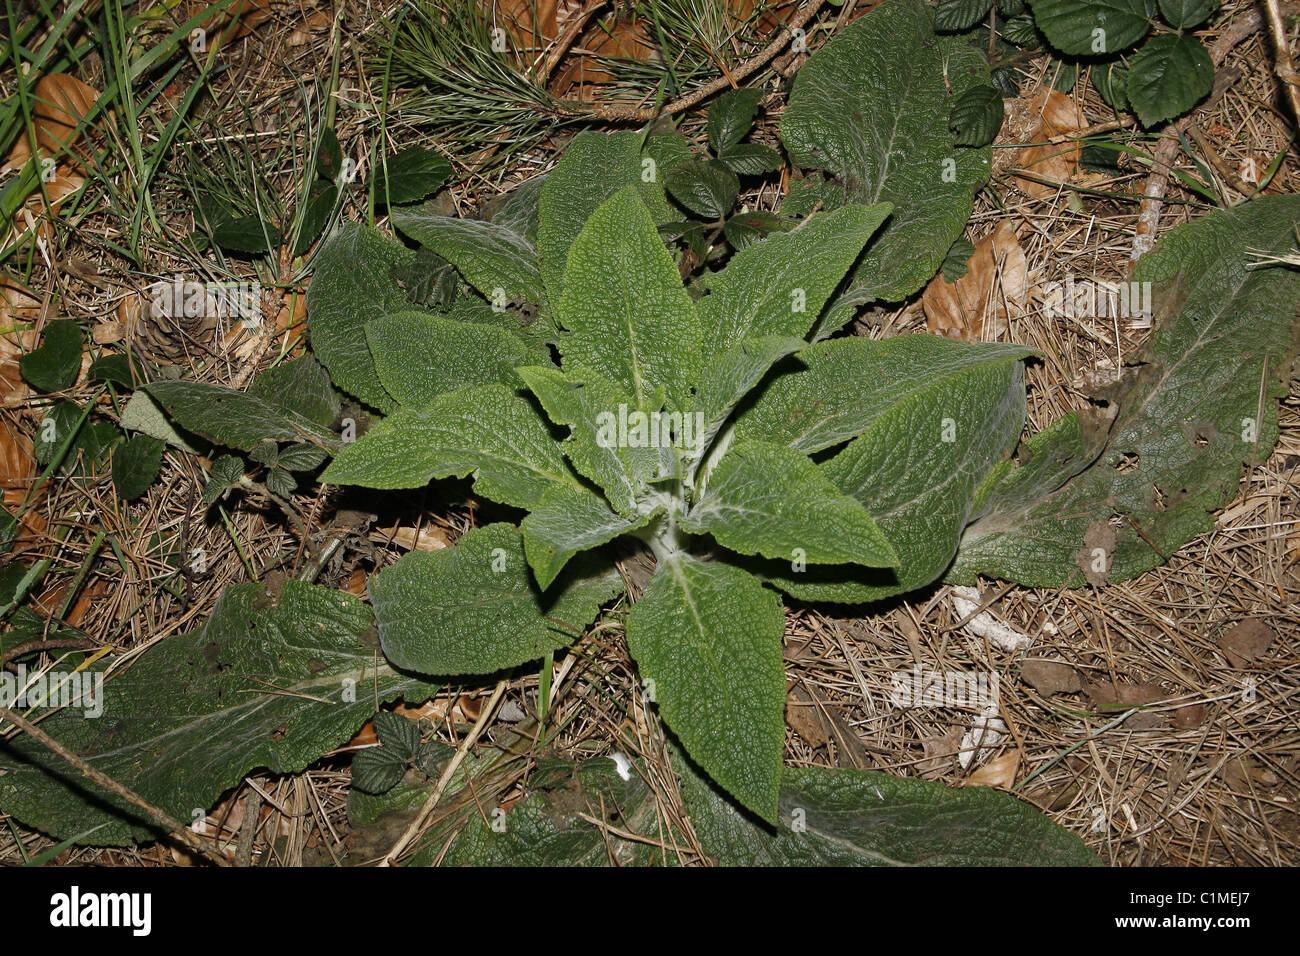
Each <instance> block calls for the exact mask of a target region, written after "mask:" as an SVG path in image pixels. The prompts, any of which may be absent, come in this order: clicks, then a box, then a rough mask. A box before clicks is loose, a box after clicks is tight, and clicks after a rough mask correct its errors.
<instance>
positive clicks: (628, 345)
mask: <svg viewBox="0 0 1300 956" xmlns="http://www.w3.org/2000/svg"><path fill="white" fill-rule="evenodd" d="M554 306H555V315H556V318H557V319H558V320H559V323H560V325H562V326H563V327H564V328H566V329H568V330H569V333H570V334H569V335H568V336H566V337H565V339H564V341H563V342H562V343H561V346H560V352H561V354H562V356H563V359H564V367H565V370H566V371H570V372H572V371H577V370H583V369H585V370H589V371H593V372H596V373H597V374H599V375H602V376H604V377H605V378H607V379H609V380H610V381H611V382H613V383H614V384H615V385H617V386H619V387H620V388H621V389H623V390H624V391H626V392H627V393H629V394H630V395H631V396H632V400H633V401H634V402H635V403H636V407H637V408H639V409H641V410H643V411H650V410H652V409H653V408H655V407H657V403H656V402H655V400H654V395H655V393H656V392H657V390H659V389H664V390H665V391H666V392H667V394H668V395H669V396H671V397H672V398H673V399H674V400H675V401H676V403H677V404H678V406H679V407H681V406H682V405H683V404H684V396H685V395H686V391H687V388H688V387H689V385H690V383H691V381H692V378H693V376H692V371H693V366H694V365H695V363H697V362H698V360H699V356H698V347H697V346H698V342H699V338H700V327H699V320H698V318H697V316H696V313H695V306H694V304H692V302H691V299H690V297H689V296H688V295H687V294H686V290H685V289H684V288H683V287H682V280H681V276H680V275H679V274H678V272H677V267H676V266H675V265H673V261H672V257H671V256H669V254H668V250H667V249H666V248H664V244H663V243H662V242H661V241H660V239H659V233H658V231H657V230H656V229H655V225H654V222H653V221H652V220H651V218H650V214H649V213H648V212H647V211H646V208H645V205H644V203H642V201H641V199H640V196H639V194H638V193H637V191H636V190H635V189H633V188H630V187H629V188H626V189H623V190H620V191H619V192H618V193H616V194H615V195H614V196H613V197H611V198H610V199H609V200H607V201H606V202H605V203H604V204H603V205H601V207H600V208H599V209H597V210H596V212H595V213H593V214H592V216H591V218H590V219H589V220H588V221H587V224H586V225H585V226H583V228H582V232H581V233H580V234H579V235H578V237H577V238H576V239H575V240H574V242H573V246H572V248H571V249H570V250H569V258H568V267H567V268H566V269H565V271H564V291H563V293H562V294H561V295H560V297H559V298H558V299H557V300H556V301H555V303H554Z"/></svg>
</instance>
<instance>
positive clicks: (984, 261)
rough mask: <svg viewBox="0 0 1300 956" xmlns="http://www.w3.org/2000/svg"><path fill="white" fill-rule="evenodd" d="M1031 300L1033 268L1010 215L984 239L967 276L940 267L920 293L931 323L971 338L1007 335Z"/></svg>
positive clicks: (949, 335) (948, 333)
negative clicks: (949, 274)
mask: <svg viewBox="0 0 1300 956" xmlns="http://www.w3.org/2000/svg"><path fill="white" fill-rule="evenodd" d="M1028 301H1029V267H1028V263H1027V262H1026V261H1025V251H1024V249H1022V248H1021V247H1020V240H1019V239H1018V238H1017V237H1016V230H1015V227H1014V226H1013V225H1012V224H1011V222H1010V221H1009V220H1003V221H1002V222H1001V223H999V224H998V228H997V229H996V230H995V231H994V232H993V234H992V235H990V236H988V237H986V238H984V239H982V240H980V242H979V244H978V245H977V246H976V247H975V254H974V255H973V256H971V258H970V262H969V264H968V265H967V269H966V274H965V275H964V276H962V277H961V278H960V279H958V280H957V281H956V282H949V281H948V280H947V279H945V278H944V276H943V273H942V272H941V273H939V274H938V275H937V276H935V277H934V278H933V279H932V280H930V284H929V285H928V286H927V287H926V289H925V293H924V295H922V296H921V306H922V308H923V309H924V310H925V321H926V326H927V328H929V330H930V331H931V332H933V333H935V334H938V335H942V336H945V337H947V338H952V339H963V340H965V341H967V342H987V341H995V340H997V339H999V338H1000V337H1002V336H1004V335H1005V334H1006V332H1007V330H1008V328H1009V322H1010V320H1011V319H1013V318H1020V317H1021V316H1023V315H1024V314H1025V310H1026V307H1027V305H1028Z"/></svg>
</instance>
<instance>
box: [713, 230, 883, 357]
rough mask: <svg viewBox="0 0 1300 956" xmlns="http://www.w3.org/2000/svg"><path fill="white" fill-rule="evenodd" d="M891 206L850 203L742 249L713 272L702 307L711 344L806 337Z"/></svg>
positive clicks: (719, 349) (716, 349)
mask: <svg viewBox="0 0 1300 956" xmlns="http://www.w3.org/2000/svg"><path fill="white" fill-rule="evenodd" d="M890 209H891V207H890V206H889V205H888V204H885V205H881V206H873V207H870V208H867V207H863V206H855V205H850V206H845V207H843V208H841V209H837V210H835V211H834V212H831V213H824V214H822V215H818V216H814V217H813V218H812V219H810V220H809V221H808V223H807V224H806V225H805V226H804V227H803V228H802V229H799V230H798V231H796V232H789V233H780V234H776V235H772V236H769V237H768V238H767V239H765V240H763V241H762V242H758V243H755V244H754V245H752V246H750V247H748V248H746V249H743V250H741V251H739V252H737V253H736V254H735V255H734V256H732V257H731V261H730V262H728V263H727V267H726V268H725V269H723V270H722V271H721V272H720V273H718V274H717V275H716V276H712V277H710V279H709V289H710V292H709V295H708V296H707V297H705V298H704V299H702V300H700V302H699V304H698V306H697V308H698V309H699V314H700V325H701V326H702V328H703V329H704V341H706V342H708V343H709V348H710V349H711V350H712V351H714V352H722V351H725V350H727V349H729V348H731V347H733V346H734V345H736V344H738V343H740V342H743V341H745V340H746V339H752V338H757V337H759V336H763V335H781V336H793V337H796V338H803V337H805V336H806V335H807V334H808V331H809V330H810V329H811V328H812V327H813V324H814V323H815V322H816V321H817V317H818V316H819V315H821V312H822V307H823V306H824V305H825V303H826V301H827V300H828V299H829V298H830V297H831V295H832V294H833V293H834V292H835V289H836V287H837V286H838V285H839V284H840V282H841V280H843V278H844V274H845V273H846V272H848V271H849V270H850V269H851V268H852V267H853V262H854V260H855V259H857V258H858V256H859V255H860V254H861V252H862V247H863V246H864V245H866V243H867V241H868V240H869V239H870V238H871V236H872V234H873V233H874V232H875V231H876V230H877V229H879V228H880V225H881V223H883V222H884V221H885V220H886V219H887V218H888V217H889V214H890Z"/></svg>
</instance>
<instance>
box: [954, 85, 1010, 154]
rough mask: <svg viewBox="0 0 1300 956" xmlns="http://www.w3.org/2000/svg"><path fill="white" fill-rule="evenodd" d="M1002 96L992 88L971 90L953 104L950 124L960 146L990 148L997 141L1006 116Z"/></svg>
mask: <svg viewBox="0 0 1300 956" xmlns="http://www.w3.org/2000/svg"><path fill="white" fill-rule="evenodd" d="M1005 112H1006V111H1005V109H1004V107H1003V106H1002V95H1001V94H1000V93H998V91H997V90H995V89H994V88H993V87H991V86H975V87H971V88H970V89H969V90H967V91H966V92H965V93H963V94H962V95H961V96H959V97H958V98H957V100H956V102H954V103H953V104H952V112H951V114H950V118H949V122H950V123H951V124H952V128H953V129H954V130H956V131H957V138H956V140H955V142H956V144H957V145H958V146H987V145H988V144H989V143H991V142H993V140H994V139H996V138H997V135H998V130H1000V129H1001V128H1002V118H1003V116H1004V115H1005Z"/></svg>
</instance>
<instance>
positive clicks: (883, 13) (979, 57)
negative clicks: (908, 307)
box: [781, 0, 991, 337]
mask: <svg viewBox="0 0 1300 956" xmlns="http://www.w3.org/2000/svg"><path fill="white" fill-rule="evenodd" d="M988 82H989V80H988V62H987V58H986V57H985V55H984V54H982V53H981V52H980V51H978V50H976V49H975V48H974V47H971V46H968V45H967V44H966V43H965V41H964V40H962V39H961V38H960V37H951V36H936V35H935V33H934V27H933V22H932V20H931V13H930V10H929V8H928V7H927V6H926V5H925V4H924V3H923V2H922V0H894V2H890V3H885V4H882V5H880V6H878V7H876V8H875V9H874V10H872V11H871V12H869V13H867V14H865V15H863V16H862V17H860V18H858V19H857V20H856V21H855V22H854V23H853V25H852V26H850V27H848V28H847V29H846V30H843V31H841V32H840V33H838V34H837V35H836V36H835V37H834V39H832V40H831V41H830V42H829V43H827V44H826V45H825V46H824V47H822V48H821V49H820V50H819V51H817V53H816V54H814V55H813V57H812V59H810V60H809V61H808V63H807V64H806V65H805V66H804V67H803V69H801V70H800V71H799V75H798V77H797V78H796V79H795V84H794V89H793V90H792V91H791V94H790V103H789V106H788V107H787V108H786V111H785V115H784V116H783V117H782V120H781V138H782V140H783V141H784V142H785V145H786V149H787V150H788V151H789V153H790V157H791V159H793V160H794V162H796V163H797V164H799V165H800V166H805V167H813V168H819V169H825V170H828V171H829V172H831V173H832V174H834V176H835V178H836V179H837V180H838V182H839V185H840V188H841V190H842V195H843V196H844V197H845V198H846V199H848V200H849V201H850V202H858V203H862V204H864V205H875V204H877V203H892V204H893V207H894V213H893V216H892V217H891V218H890V220H889V222H888V223H887V224H886V226H885V228H884V229H883V230H881V232H880V234H879V235H878V236H876V238H875V239H873V240H872V242H871V243H870V245H868V246H867V250H866V252H865V254H864V255H863V257H862V259H861V261H860V262H859V263H858V265H857V268H856V269H855V270H854V272H853V275H852V278H851V279H850V280H849V284H848V287H847V289H846V290H845V292H844V293H843V294H842V295H841V297H840V298H839V299H838V300H837V301H836V303H835V305H834V306H833V307H832V312H831V314H830V315H829V316H828V317H827V319H826V320H825V321H824V322H823V324H822V327H821V328H820V329H819V330H818V335H819V337H825V336H826V335H828V334H830V333H831V332H834V331H835V330H836V329H839V328H840V327H842V326H843V325H844V324H845V323H846V322H847V321H848V320H849V319H850V318H851V317H852V314H853V310H854V309H855V308H857V307H858V306H861V305H864V304H866V303H868V302H871V301H874V300H877V299H884V300H886V301H890V302H896V301H900V300H902V299H904V298H906V297H907V296H909V295H911V294H912V293H913V292H915V291H916V290H917V289H919V288H921V286H923V285H924V284H925V283H926V282H927V281H929V279H930V278H932V277H933V276H934V274H935V272H936V271H937V270H938V268H939V265H940V263H942V262H943V258H944V256H945V255H946V254H947V252H948V249H949V247H950V246H951V245H952V243H953V241H954V240H955V239H956V238H957V237H958V236H959V235H961V231H962V229H963V228H964V227H965V225H966V220H967V219H969V218H970V214H971V208H972V201H973V195H974V192H975V190H976V189H977V188H979V186H981V185H982V184H983V183H984V182H985V181H987V179H988V175H989V169H990V163H991V152H990V150H989V149H988V148H987V147H985V148H982V149H966V148H961V147H959V146H957V143H956V139H955V136H954V134H953V133H952V131H951V130H950V128H949V126H948V116H949V111H950V109H951V104H952V102H953V101H954V99H956V98H958V97H961V96H962V95H963V94H965V93H966V91H967V90H969V89H971V88H972V87H976V86H986V85H987V84H988Z"/></svg>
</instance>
